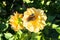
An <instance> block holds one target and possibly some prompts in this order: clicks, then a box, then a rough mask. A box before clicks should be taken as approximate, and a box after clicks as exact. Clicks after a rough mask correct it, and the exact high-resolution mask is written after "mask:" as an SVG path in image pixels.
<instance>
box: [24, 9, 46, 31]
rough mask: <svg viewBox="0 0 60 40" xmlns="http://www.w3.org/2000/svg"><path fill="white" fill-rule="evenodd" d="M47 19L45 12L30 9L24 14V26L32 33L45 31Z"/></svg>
mask: <svg viewBox="0 0 60 40" xmlns="http://www.w3.org/2000/svg"><path fill="white" fill-rule="evenodd" d="M46 19H47V17H46V15H45V13H44V11H43V10H41V9H36V8H28V9H27V11H25V12H24V17H23V26H24V27H25V28H26V29H28V30H29V31H30V32H38V31H39V30H42V29H44V26H45V24H46V23H45V21H46Z"/></svg>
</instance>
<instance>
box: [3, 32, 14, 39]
mask: <svg viewBox="0 0 60 40" xmlns="http://www.w3.org/2000/svg"><path fill="white" fill-rule="evenodd" d="M4 35H5V38H6V39H9V38H11V37H12V36H13V35H12V34H11V33H4Z"/></svg>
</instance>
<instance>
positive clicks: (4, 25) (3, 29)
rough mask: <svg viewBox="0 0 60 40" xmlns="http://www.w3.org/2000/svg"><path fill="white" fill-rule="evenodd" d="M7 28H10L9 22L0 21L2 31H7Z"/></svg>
mask: <svg viewBox="0 0 60 40" xmlns="http://www.w3.org/2000/svg"><path fill="white" fill-rule="evenodd" d="M7 28H8V23H7V22H6V23H4V22H2V23H0V31H1V32H2V31H5V30H6V29H7Z"/></svg>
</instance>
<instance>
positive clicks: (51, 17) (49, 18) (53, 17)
mask: <svg viewBox="0 0 60 40" xmlns="http://www.w3.org/2000/svg"><path fill="white" fill-rule="evenodd" d="M55 17H56V16H48V21H50V22H51V21H53V20H54V19H55Z"/></svg>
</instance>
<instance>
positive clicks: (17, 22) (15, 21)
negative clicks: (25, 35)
mask: <svg viewBox="0 0 60 40" xmlns="http://www.w3.org/2000/svg"><path fill="white" fill-rule="evenodd" d="M22 17H23V14H19V13H18V12H16V13H14V15H11V18H10V19H9V21H10V25H11V28H12V29H13V30H14V31H18V30H19V29H23V28H24V27H23V25H22Z"/></svg>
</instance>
